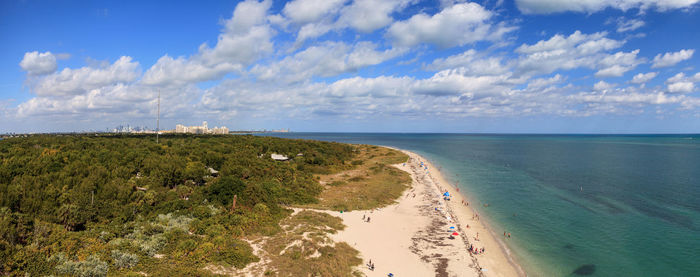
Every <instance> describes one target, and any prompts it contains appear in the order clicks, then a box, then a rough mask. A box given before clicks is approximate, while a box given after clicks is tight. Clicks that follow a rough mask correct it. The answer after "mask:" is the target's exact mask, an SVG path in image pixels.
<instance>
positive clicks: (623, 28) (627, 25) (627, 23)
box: [617, 18, 644, 33]
mask: <svg viewBox="0 0 700 277" xmlns="http://www.w3.org/2000/svg"><path fill="white" fill-rule="evenodd" d="M642 26H644V21H642V20H640V19H629V20H627V19H625V18H620V19H618V20H617V32H618V33H623V32H628V31H634V30H637V29H639V28H641V27H642Z"/></svg>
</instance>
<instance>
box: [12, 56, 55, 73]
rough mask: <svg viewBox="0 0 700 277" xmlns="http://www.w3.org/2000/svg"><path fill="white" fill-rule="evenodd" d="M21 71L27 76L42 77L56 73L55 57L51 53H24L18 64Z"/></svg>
mask: <svg viewBox="0 0 700 277" xmlns="http://www.w3.org/2000/svg"><path fill="white" fill-rule="evenodd" d="M19 66H20V67H21V68H22V70H24V71H27V73H29V75H44V74H49V73H53V72H54V71H56V56H54V55H53V54H51V52H48V51H47V52H44V53H39V52H37V51H34V52H27V53H24V58H22V61H21V62H19Z"/></svg>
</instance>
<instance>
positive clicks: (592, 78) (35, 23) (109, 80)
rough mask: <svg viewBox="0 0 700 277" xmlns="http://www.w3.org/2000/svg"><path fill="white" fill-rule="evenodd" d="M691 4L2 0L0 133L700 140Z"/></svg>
mask: <svg viewBox="0 0 700 277" xmlns="http://www.w3.org/2000/svg"><path fill="white" fill-rule="evenodd" d="M698 2H700V0H616V1H607V0H485V1H454V0H433V1H416V0H383V1H372V0H293V1H286V2H285V1H271V0H265V1H256V0H247V1H71V0H67V1H35V0H22V1H14V0H5V1H0V37H1V38H2V40H1V42H0V133H9V132H15V133H25V132H66V131H78V132H79V131H104V130H108V129H112V128H114V127H115V126H118V125H130V126H145V127H149V128H153V129H154V128H155V127H156V115H157V104H158V95H159V93H160V97H161V106H160V129H174V128H175V125H176V124H184V125H200V124H201V122H202V121H208V123H209V126H210V127H213V126H226V127H228V128H230V129H231V130H251V129H255V130H259V129H279V128H285V129H287V128H288V129H290V130H292V131H318V132H448V133H700V68H699V65H700V57H698V56H699V55H700V53H695V52H696V50H697V49H696V48H697V47H698V46H700V27H698V26H700V12H699V11H698V10H699V9H700V4H698Z"/></svg>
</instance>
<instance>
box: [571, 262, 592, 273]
mask: <svg viewBox="0 0 700 277" xmlns="http://www.w3.org/2000/svg"><path fill="white" fill-rule="evenodd" d="M572 273H573V274H574V275H593V273H595V265H594V264H585V265H582V266H579V267H578V268H577V269H575V270H574V272H572Z"/></svg>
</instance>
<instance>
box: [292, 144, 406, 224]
mask: <svg viewBox="0 0 700 277" xmlns="http://www.w3.org/2000/svg"><path fill="white" fill-rule="evenodd" d="M355 152H356V155H355V157H354V158H353V159H352V160H351V161H349V162H348V163H349V164H350V165H351V166H352V169H349V170H344V171H340V172H334V173H332V174H323V175H317V176H318V178H319V180H320V183H321V184H323V185H324V190H323V192H321V194H320V195H319V202H318V203H314V204H309V205H304V207H309V208H315V209H329V210H335V211H351V210H368V209H374V208H380V207H384V206H388V205H391V204H393V203H395V201H396V199H398V198H399V197H400V196H401V194H402V193H403V191H404V190H405V189H406V188H408V187H409V186H410V181H411V178H410V175H409V174H408V173H406V172H404V171H402V170H399V169H397V168H395V167H393V166H391V165H393V164H398V163H403V162H405V161H406V160H408V156H407V155H406V154H403V153H401V152H400V151H397V150H394V149H390V148H385V147H379V146H373V145H358V146H357V148H356V149H355Z"/></svg>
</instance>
